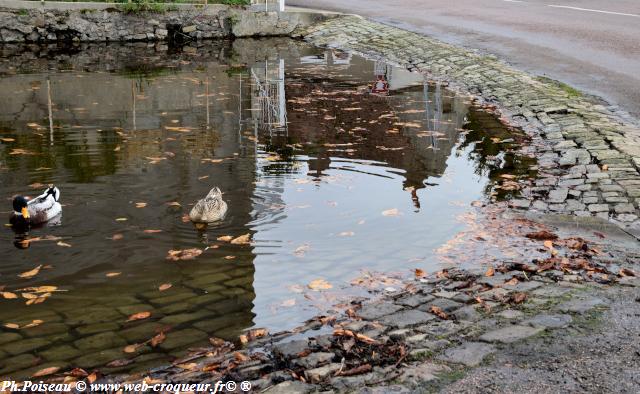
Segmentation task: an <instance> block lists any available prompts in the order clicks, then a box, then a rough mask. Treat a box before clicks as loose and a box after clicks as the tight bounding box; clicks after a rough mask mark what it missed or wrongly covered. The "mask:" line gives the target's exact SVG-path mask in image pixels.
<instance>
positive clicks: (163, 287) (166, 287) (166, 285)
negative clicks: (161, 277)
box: [158, 283, 173, 291]
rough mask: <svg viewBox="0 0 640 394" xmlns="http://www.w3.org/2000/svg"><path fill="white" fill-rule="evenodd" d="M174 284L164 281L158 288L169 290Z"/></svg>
mask: <svg viewBox="0 0 640 394" xmlns="http://www.w3.org/2000/svg"><path fill="white" fill-rule="evenodd" d="M172 286H173V285H172V284H171V283H164V284H161V285H160V287H158V290H160V291H165V290H169V289H170V288H171V287H172Z"/></svg>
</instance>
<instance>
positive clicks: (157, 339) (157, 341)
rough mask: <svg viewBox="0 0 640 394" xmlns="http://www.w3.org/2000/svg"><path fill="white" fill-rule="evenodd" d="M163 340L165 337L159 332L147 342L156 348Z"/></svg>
mask: <svg viewBox="0 0 640 394" xmlns="http://www.w3.org/2000/svg"><path fill="white" fill-rule="evenodd" d="M165 339H167V336H166V335H165V333H164V332H160V333H158V334H157V335H156V336H154V337H153V338H151V341H150V342H149V344H150V345H151V347H156V346H158V345H159V344H161V343H162V342H164V340H165Z"/></svg>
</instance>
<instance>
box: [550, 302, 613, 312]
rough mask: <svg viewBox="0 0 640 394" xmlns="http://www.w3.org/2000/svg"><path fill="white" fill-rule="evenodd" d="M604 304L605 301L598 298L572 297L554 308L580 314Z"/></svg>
mask: <svg viewBox="0 0 640 394" xmlns="http://www.w3.org/2000/svg"><path fill="white" fill-rule="evenodd" d="M604 305H606V303H605V302H604V301H603V300H601V299H600V298H588V299H573V300H569V301H567V302H564V303H562V304H560V305H558V307H557V308H556V309H558V310H559V311H562V312H573V313H580V314H582V313H585V312H588V311H590V310H591V309H593V308H596V307H599V306H604Z"/></svg>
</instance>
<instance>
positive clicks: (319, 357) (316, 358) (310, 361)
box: [292, 352, 336, 369]
mask: <svg viewBox="0 0 640 394" xmlns="http://www.w3.org/2000/svg"><path fill="white" fill-rule="evenodd" d="M335 356H336V355H335V354H334V353H328V352H317V353H311V354H310V355H308V356H307V357H302V358H298V359H295V360H293V363H292V364H293V365H295V366H297V367H301V368H304V369H312V368H316V367H318V366H321V365H324V364H328V363H330V362H331V360H333V358H334V357H335Z"/></svg>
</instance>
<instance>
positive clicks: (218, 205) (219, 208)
mask: <svg viewBox="0 0 640 394" xmlns="http://www.w3.org/2000/svg"><path fill="white" fill-rule="evenodd" d="M226 214H227V203H226V202H224V201H223V200H222V192H221V191H220V189H218V188H217V187H214V188H213V189H211V191H209V194H207V196H206V197H205V198H203V199H202V200H200V201H198V202H197V203H196V205H194V206H193V208H192V209H191V212H189V219H191V221H192V222H194V223H213V222H216V221H218V220H220V219H222V218H224V215H226Z"/></svg>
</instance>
